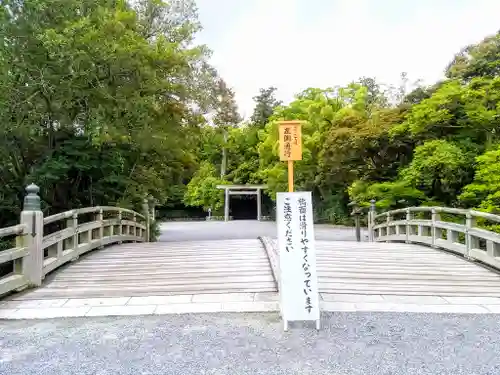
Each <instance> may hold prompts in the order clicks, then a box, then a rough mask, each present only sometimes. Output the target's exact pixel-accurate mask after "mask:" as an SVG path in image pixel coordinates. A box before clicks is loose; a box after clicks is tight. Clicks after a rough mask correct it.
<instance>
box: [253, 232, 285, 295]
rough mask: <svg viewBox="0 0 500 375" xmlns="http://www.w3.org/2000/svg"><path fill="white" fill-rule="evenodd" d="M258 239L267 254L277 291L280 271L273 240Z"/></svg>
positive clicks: (263, 237) (261, 237)
mask: <svg viewBox="0 0 500 375" xmlns="http://www.w3.org/2000/svg"><path fill="white" fill-rule="evenodd" d="M258 239H259V240H260V242H261V243H262V246H264V249H265V250H266V253H267V258H268V259H269V263H270V264H271V269H272V271H273V277H274V281H275V283H276V289H277V290H279V285H280V271H279V267H280V266H279V254H278V249H277V248H276V246H275V245H274V242H273V240H272V239H271V238H270V237H266V236H259V237H258Z"/></svg>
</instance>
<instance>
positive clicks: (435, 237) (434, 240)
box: [431, 208, 442, 248]
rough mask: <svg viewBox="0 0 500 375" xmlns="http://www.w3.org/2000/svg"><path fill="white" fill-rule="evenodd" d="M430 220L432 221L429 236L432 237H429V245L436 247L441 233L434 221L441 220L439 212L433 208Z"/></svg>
mask: <svg viewBox="0 0 500 375" xmlns="http://www.w3.org/2000/svg"><path fill="white" fill-rule="evenodd" d="M431 215H432V216H431V221H432V224H431V225H432V226H431V236H432V239H431V241H432V242H431V246H432V247H434V248H436V247H437V245H436V243H437V240H438V239H440V238H441V236H442V233H441V229H440V228H439V227H437V226H436V222H438V221H440V220H441V216H440V215H439V212H438V211H437V210H436V209H435V208H433V209H432V210H431Z"/></svg>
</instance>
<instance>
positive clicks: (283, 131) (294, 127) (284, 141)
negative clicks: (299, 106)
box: [279, 121, 302, 193]
mask: <svg viewBox="0 0 500 375" xmlns="http://www.w3.org/2000/svg"><path fill="white" fill-rule="evenodd" d="M279 126H280V127H279V143H280V160H281V161H287V162H288V192H290V193H292V192H293V162H294V161H295V160H302V121H280V122H279Z"/></svg>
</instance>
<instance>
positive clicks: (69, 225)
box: [66, 212, 79, 260]
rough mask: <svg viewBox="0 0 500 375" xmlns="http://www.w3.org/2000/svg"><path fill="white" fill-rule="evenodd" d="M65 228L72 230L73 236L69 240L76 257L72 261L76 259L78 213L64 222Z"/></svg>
mask: <svg viewBox="0 0 500 375" xmlns="http://www.w3.org/2000/svg"><path fill="white" fill-rule="evenodd" d="M66 228H73V230H74V234H73V237H72V239H71V248H72V249H73V251H74V252H75V254H76V256H75V258H74V260H76V259H78V237H79V234H78V213H76V212H75V213H74V214H73V216H71V219H68V220H66Z"/></svg>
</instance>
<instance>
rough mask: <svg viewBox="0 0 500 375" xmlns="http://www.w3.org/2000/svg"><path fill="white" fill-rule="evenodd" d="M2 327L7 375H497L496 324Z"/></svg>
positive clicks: (274, 321)
mask: <svg viewBox="0 0 500 375" xmlns="http://www.w3.org/2000/svg"><path fill="white" fill-rule="evenodd" d="M322 323H323V326H324V327H323V329H322V330H321V331H320V332H319V333H318V332H316V331H315V330H314V329H313V328H312V325H311V327H310V328H309V327H307V328H304V325H303V324H299V323H296V324H293V325H292V328H291V331H289V332H287V333H283V332H282V324H281V321H280V319H279V317H278V315H277V314H274V313H269V314H200V315H175V316H147V317H121V318H98V319H96V318H78V319H59V320H44V321H0V374H2V375H3V374H9V375H17V374H23V375H30V374H51V375H52V374H65V375H70V374H79V375H87V374H89V375H90V374H92V375H97V374H130V375H139V374H159V375H164V374H176V375H177V374H178V375H190V374H193V375H198V374H224V375H226V374H227V375H240V374H259V375H269V374H280V375H281V374H301V375H304V374H315V375H323V374H325V375H326V374H328V375H358V374H359V375H361V374H363V375H368V374H374V375H375V374H376V375H385V374H393V375H399V374H401V375H407V374H412V375H413V374H432V375H437V374H440V375H444V374H450V375H462V374H463V375H486V374H491V375H496V374H499V373H500V357H498V353H499V352H500V334H499V332H500V329H499V328H500V324H499V323H500V321H499V318H498V316H493V315H466V316H465V315H426V314H397V315H396V314H390V313H371V314H370V313H335V314H324V315H323V316H322Z"/></svg>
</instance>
